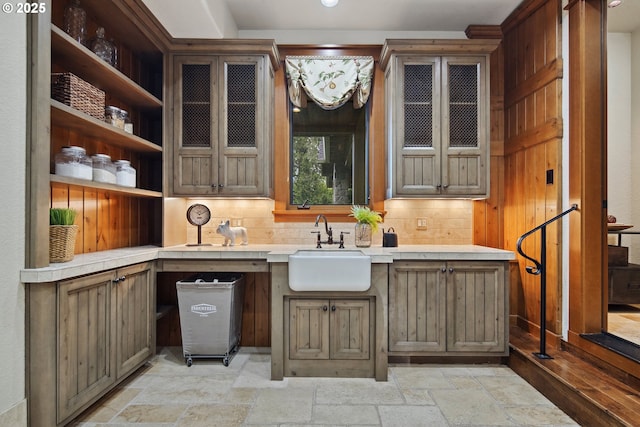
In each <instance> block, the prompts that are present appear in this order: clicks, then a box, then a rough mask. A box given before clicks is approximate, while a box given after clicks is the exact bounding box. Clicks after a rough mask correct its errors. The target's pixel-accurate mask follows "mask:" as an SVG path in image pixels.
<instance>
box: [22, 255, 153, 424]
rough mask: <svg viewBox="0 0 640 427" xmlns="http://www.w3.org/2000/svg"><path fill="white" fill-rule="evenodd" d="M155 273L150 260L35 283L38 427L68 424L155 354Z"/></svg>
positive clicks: (33, 403) (33, 407)
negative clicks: (58, 280)
mask: <svg viewBox="0 0 640 427" xmlns="http://www.w3.org/2000/svg"><path fill="white" fill-rule="evenodd" d="M154 274H155V267H154V264H153V263H152V262H148V263H141V264H135V265H131V266H128V267H123V268H119V269H117V270H109V271H105V272H101V273H97V274H92V275H89V276H81V277H77V278H73V279H68V280H63V281H60V282H58V283H52V284H46V283H45V284H31V285H29V291H28V295H29V299H28V301H29V304H28V307H29V312H30V321H29V327H28V340H29V347H30V352H29V363H28V366H29V370H30V372H29V383H30V385H29V389H30V397H29V413H30V420H31V425H33V426H54V425H64V424H65V423H67V422H68V421H69V420H70V419H71V418H73V417H74V416H76V415H78V414H79V413H80V412H81V411H82V410H84V409H86V408H87V407H88V406H89V405H91V404H92V403H93V402H95V401H96V400H98V399H99V398H100V397H102V396H104V395H105V394H106V393H107V392H108V391H109V390H111V389H112V388H113V387H114V386H115V385H116V384H118V383H119V382H120V381H122V380H124V379H125V378H126V377H127V376H128V374H130V373H131V372H133V371H134V370H135V369H137V368H139V367H140V366H142V364H144V363H145V362H146V361H147V360H148V359H150V358H151V357H152V356H153V355H154V354H155V284H154V281H153V277H154ZM52 301H53V302H52ZM55 301H57V303H56V302H55Z"/></svg>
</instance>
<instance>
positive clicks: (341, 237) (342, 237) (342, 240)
mask: <svg viewBox="0 0 640 427" xmlns="http://www.w3.org/2000/svg"><path fill="white" fill-rule="evenodd" d="M345 234H351V233H349V232H348V231H341V232H340V246H338V249H344V235H345Z"/></svg>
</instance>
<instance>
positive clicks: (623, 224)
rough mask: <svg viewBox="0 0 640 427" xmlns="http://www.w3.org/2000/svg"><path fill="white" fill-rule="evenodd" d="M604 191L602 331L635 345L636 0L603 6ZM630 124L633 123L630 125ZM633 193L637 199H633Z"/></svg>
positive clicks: (639, 322) (639, 242)
mask: <svg viewBox="0 0 640 427" xmlns="http://www.w3.org/2000/svg"><path fill="white" fill-rule="evenodd" d="M607 26H608V36H607V97H608V99H607V104H608V107H607V129H608V130H607V141H608V147H607V158H608V160H607V163H608V164H607V170H608V173H607V186H608V189H607V192H608V196H607V198H608V213H609V214H610V215H611V216H612V217H610V218H609V222H611V223H613V224H609V230H608V233H609V235H608V242H607V243H608V244H609V248H608V249H609V250H608V253H609V266H608V270H609V274H608V279H609V280H608V283H607V284H606V285H605V289H604V291H605V292H606V293H607V295H608V298H605V301H607V302H608V305H607V307H606V308H607V310H606V312H607V319H606V327H605V329H606V332H608V333H610V334H612V335H614V336H616V337H619V338H622V339H624V340H627V341H630V342H632V343H634V344H637V345H640V198H639V196H636V194H637V193H638V191H637V188H638V186H637V185H634V183H636V182H640V171H639V169H638V168H639V167H640V140H639V138H640V130H638V128H637V125H635V124H633V123H634V120H633V118H634V117H638V112H639V111H640V81H638V80H637V78H636V79H635V80H634V76H637V75H638V73H639V72H640V2H638V1H628V0H627V1H624V2H622V4H620V5H619V6H617V7H613V8H612V7H609V8H608V9H607ZM634 126H635V129H634ZM636 199H638V200H636Z"/></svg>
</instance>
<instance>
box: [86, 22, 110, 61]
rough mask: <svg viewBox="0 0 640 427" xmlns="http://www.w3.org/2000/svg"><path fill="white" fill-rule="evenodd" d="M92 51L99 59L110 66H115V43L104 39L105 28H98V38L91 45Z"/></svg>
mask: <svg viewBox="0 0 640 427" xmlns="http://www.w3.org/2000/svg"><path fill="white" fill-rule="evenodd" d="M91 50H92V51H93V53H95V54H96V55H98V57H99V58H100V59H102V60H104V61H106V62H108V63H109V64H111V65H113V66H115V65H116V63H115V58H116V48H115V45H114V44H113V43H111V42H110V41H108V40H106V39H105V38H104V27H98V29H97V30H96V37H95V38H94V39H93V42H92V43H91Z"/></svg>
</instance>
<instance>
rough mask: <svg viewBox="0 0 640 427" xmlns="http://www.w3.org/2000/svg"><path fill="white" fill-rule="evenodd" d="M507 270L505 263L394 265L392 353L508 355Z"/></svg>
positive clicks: (391, 315) (391, 304) (420, 263)
mask: <svg viewBox="0 0 640 427" xmlns="http://www.w3.org/2000/svg"><path fill="white" fill-rule="evenodd" d="M505 271H506V269H505V265H504V263H503V262H489V261H468V262H467V261H465V262H463V261H448V262H445V261H442V262H440V261H429V262H427V261H403V262H400V261H397V262H394V263H393V265H392V266H391V267H390V272H389V350H390V353H391V354H394V355H395V354H397V355H401V354H402V355H455V356H460V355H473V356H496V355H500V356H502V355H507V352H508V315H507V313H508V298H507V292H508V286H507V278H506V276H505Z"/></svg>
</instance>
